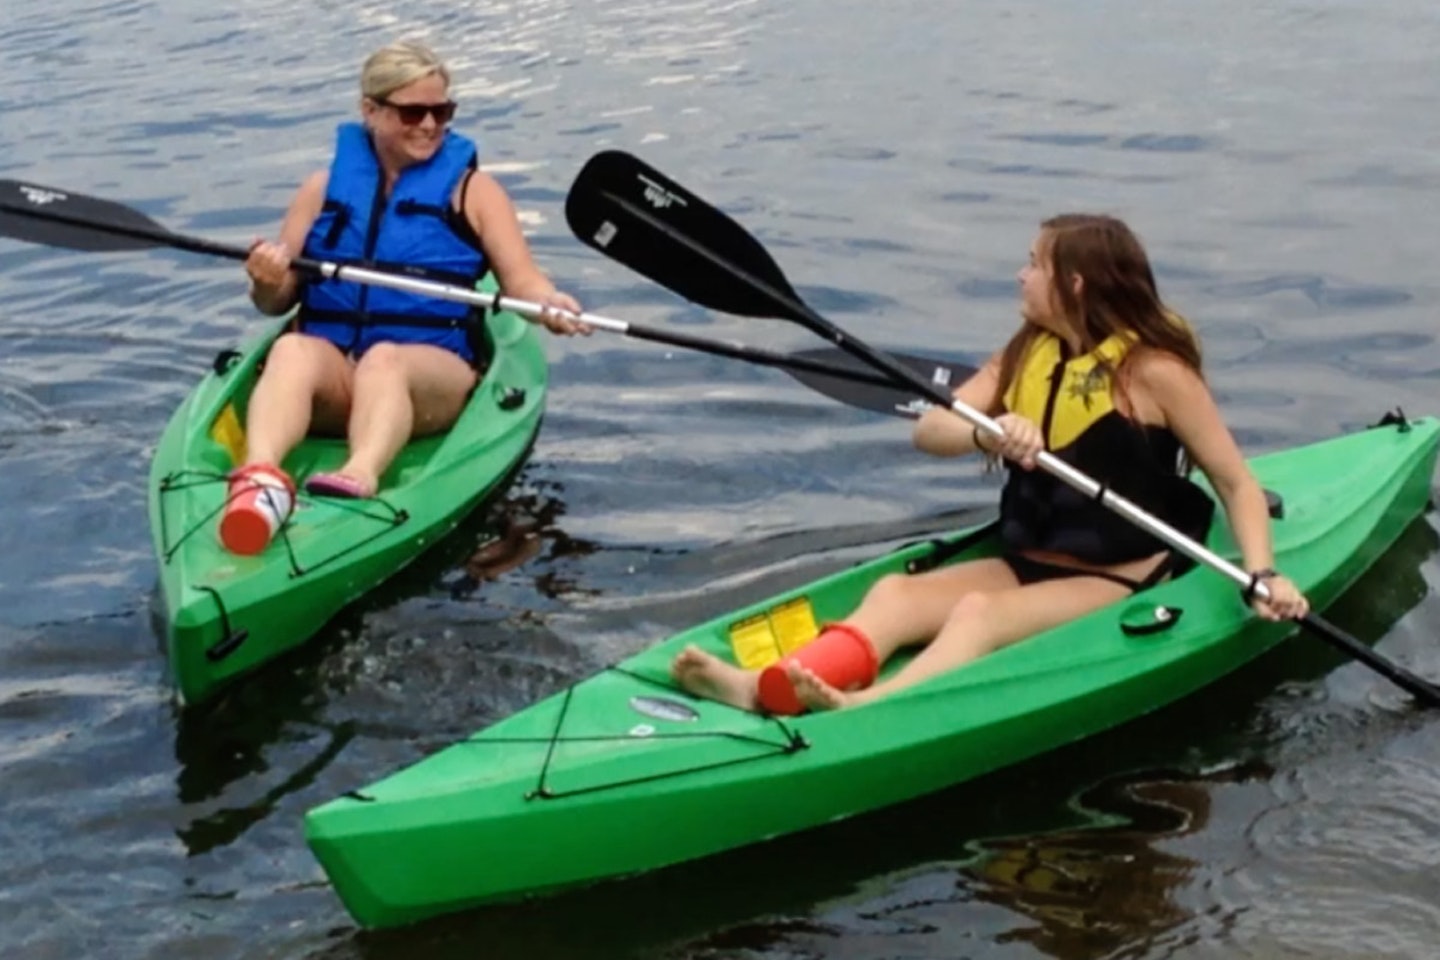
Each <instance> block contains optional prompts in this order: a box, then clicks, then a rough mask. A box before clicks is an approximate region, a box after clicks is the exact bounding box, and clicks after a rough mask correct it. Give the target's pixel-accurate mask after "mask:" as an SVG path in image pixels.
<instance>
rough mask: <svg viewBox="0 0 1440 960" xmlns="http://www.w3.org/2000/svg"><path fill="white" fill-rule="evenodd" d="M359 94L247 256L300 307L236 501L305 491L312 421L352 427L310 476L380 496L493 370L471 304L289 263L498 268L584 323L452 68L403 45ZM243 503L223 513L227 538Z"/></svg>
mask: <svg viewBox="0 0 1440 960" xmlns="http://www.w3.org/2000/svg"><path fill="white" fill-rule="evenodd" d="M360 92H361V97H360V118H359V122H349V123H344V124H342V125H341V126H340V128H339V131H338V134H337V138H336V148H335V156H334V159H333V160H332V162H331V164H330V168H329V169H328V170H322V171H319V172H317V173H315V174H313V175H311V176H310V177H309V178H308V179H307V180H306V181H305V182H304V183H303V184H301V186H300V189H299V191H298V192H297V193H296V195H295V198H294V200H293V201H292V202H291V204H290V208H289V210H288V211H287V212H286V214H285V219H284V221H283V222H282V223H281V226H280V235H279V238H278V239H277V240H275V241H273V242H272V241H266V240H257V241H255V243H254V244H253V245H252V247H251V250H250V257H249V259H248V260H247V261H246V263H245V269H246V272H247V273H248V274H249V277H250V282H251V288H250V296H251V299H252V301H253V302H254V303H255V306H256V307H257V308H258V309H259V310H260V311H261V312H262V313H266V314H270V315H279V314H283V313H285V312H286V311H289V310H290V309H292V308H293V307H295V306H296V305H297V304H298V306H299V308H300V309H299V314H298V322H297V325H296V329H295V330H293V331H292V332H287V333H285V334H284V335H282V336H281V337H280V338H279V339H278V340H276V342H275V344H274V346H273V347H272V348H271V350H270V354H269V356H268V357H267V359H266V362H265V370H264V373H263V374H262V375H261V377H260V380H259V383H258V384H257V386H256V388H255V392H254V394H253V395H252V396H251V398H250V404H249V408H248V418H247V457H246V461H245V463H244V464H243V465H242V466H241V467H240V469H238V470H237V471H236V472H235V474H233V475H232V479H231V483H232V490H231V494H232V495H231V497H230V501H231V503H232V504H233V503H235V501H236V497H235V493H236V492H237V491H236V489H235V485H236V484H250V485H255V484H264V485H266V486H269V487H272V488H273V487H277V486H281V487H285V488H287V489H293V487H291V483H290V479H289V478H288V477H286V476H285V475H284V473H283V471H282V470H281V467H280V464H281V463H282V462H283V461H284V458H285V456H286V454H287V453H289V452H290V450H291V449H292V448H293V447H294V446H295V445H296V444H297V443H299V442H300V440H301V439H302V438H303V437H304V436H305V435H306V434H307V433H308V432H310V431H312V430H313V431H317V432H322V433H332V434H337V435H338V434H344V435H345V436H347V437H348V440H349V456H348V459H347V460H346V462H345V463H344V464H343V465H342V466H341V467H340V469H339V470H337V471H336V472H334V473H329V474H319V475H316V476H312V477H310V478H309V479H308V480H307V481H306V488H307V489H308V490H310V491H311V492H313V493H316V494H320V495H328V496H340V497H356V498H364V497H372V496H374V495H375V494H376V493H377V492H378V489H379V485H380V478H381V477H382V476H383V475H384V472H385V469H386V467H387V466H388V465H389V463H390V462H391V460H392V459H393V458H394V457H395V455H396V454H397V453H398V452H399V451H400V449H401V448H402V447H403V446H404V445H405V443H406V442H407V441H408V440H409V439H410V438H411V437H412V436H421V435H425V434H431V433H436V432H439V431H442V430H445V429H447V428H449V427H450V426H451V425H452V424H453V423H454V422H455V420H456V418H457V417H458V416H459V415H460V412H461V410H462V408H463V407H464V405H465V402H466V398H467V397H468V396H469V394H470V391H471V389H472V388H473V387H474V386H475V383H476V381H477V378H478V376H479V373H480V371H481V369H483V365H484V360H485V358H484V357H483V356H481V355H480V352H479V351H480V350H481V344H480V343H479V341H478V338H477V336H476V332H477V329H478V325H477V324H476V323H475V321H476V320H477V319H478V318H477V317H476V316H475V315H474V311H473V308H471V307H469V306H466V305H464V304H456V303H453V302H450V301H442V300H436V299H433V298H429V297H424V296H420V295H416V294H409V293H401V292H398V291H392V290H387V289H382V288H378V287H366V286H362V285H360V284H353V283H343V282H335V281H324V282H306V281H305V280H303V279H302V278H301V277H299V276H298V275H297V274H296V273H295V272H294V271H292V270H291V269H290V262H291V258H292V257H293V256H295V255H297V254H303V255H304V256H306V257H311V258H314V259H320V260H331V261H340V262H347V261H350V262H363V263H366V264H370V265H374V266H377V267H379V268H381V269H386V268H388V269H403V270H405V271H406V272H407V273H410V274H415V275H420V276H425V277H430V278H433V279H436V280H440V281H444V282H448V283H455V284H460V285H467V286H468V285H470V284H473V283H474V282H475V281H476V280H478V279H479V278H480V277H481V276H482V275H484V274H485V273H487V272H491V271H493V272H494V274H495V277H496V279H497V280H498V281H499V284H500V287H501V290H502V291H503V292H504V293H505V294H507V295H509V296H513V297H518V298H520V299H523V300H529V301H531V302H536V303H541V304H545V305H547V306H549V307H553V308H555V310H554V311H553V312H550V313H547V314H546V315H545V316H544V319H543V320H542V322H543V323H544V325H545V326H546V327H547V328H548V329H550V330H551V331H552V332H554V333H559V334H567V335H568V334H574V333H583V332H588V330H587V329H586V328H585V327H584V326H583V325H581V324H579V323H577V322H575V321H574V320H572V319H570V318H569V317H567V316H565V314H564V313H562V312H561V311H564V312H566V313H569V314H572V315H573V314H578V313H580V312H581V310H580V305H579V304H578V303H577V302H576V301H575V299H574V298H573V297H570V296H568V295H567V294H564V293H561V292H559V291H557V290H556V289H555V287H554V285H553V284H552V283H551V282H550V280H549V279H548V278H547V277H546V276H545V274H544V273H542V272H541V271H540V269H539V268H538V267H537V266H536V264H535V262H534V260H533V259H532V257H531V254H530V250H529V247H528V245H527V244H526V242H525V238H524V236H523V235H522V233H521V231H520V224H519V221H518V220H517V219H516V215H515V208H514V206H513V205H512V203H511V201H510V198H509V197H508V196H507V195H506V193H505V190H504V188H502V187H501V186H500V184H499V183H497V182H496V181H495V180H494V179H493V178H492V177H490V176H489V175H488V174H486V173H485V172H484V171H482V170H480V169H479V167H478V162H477V150H476V145H475V143H474V142H473V141H471V140H469V139H467V138H466V137H464V136H462V135H460V134H458V133H456V132H454V131H453V130H451V129H450V122H451V120H452V119H454V116H455V112H456V109H457V108H456V104H455V101H454V100H452V99H451V97H450V72H449V70H448V69H447V68H446V66H445V64H444V63H443V62H441V60H440V59H439V58H438V57H437V56H436V55H435V54H434V53H433V52H431V51H430V50H429V49H427V48H426V47H424V46H422V45H421V44H419V43H413V42H400V43H394V44H391V45H389V46H386V47H383V48H382V49H380V50H377V51H376V52H375V53H373V54H372V55H371V56H370V57H369V59H367V60H366V61H365V65H364V68H363V70H362V71H361V75H360ZM242 499H250V498H242ZM233 513H234V510H231V511H229V512H228V513H227V516H226V517H225V518H224V519H222V521H221V539H222V540H227V538H226V524H227V523H230V522H237V521H236V518H234V517H232V516H231V514H233ZM238 522H239V523H242V524H243V522H244V521H243V518H240V519H239V520H238ZM227 542H228V540H227Z"/></svg>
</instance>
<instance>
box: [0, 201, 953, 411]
mask: <svg viewBox="0 0 1440 960" xmlns="http://www.w3.org/2000/svg"><path fill="white" fill-rule="evenodd" d="M0 235H3V236H7V237H13V238H15V239H17V240H25V241H28V242H30V243H39V244H44V245H46V246H52V247H65V248H68V249H71V250H85V251H91V252H105V251H121V250H144V249H153V248H156V247H172V248H174V249H177V250H187V251H190V252H192V253H200V254H206V255H208V256H215V257H224V258H226V259H230V260H240V261H243V260H244V259H245V258H246V257H247V256H249V251H248V250H247V249H246V248H244V247H239V246H233V245H230V244H224V243H216V242H214V241H211V240H204V239H201V238H198V237H188V236H185V235H183V234H179V233H174V232H172V231H171V230H168V229H166V228H165V227H164V226H162V225H161V224H159V223H157V222H156V221H155V220H152V219H151V218H150V217H148V216H146V215H145V214H143V213H141V212H140V211H139V210H136V209H134V208H133V207H127V206H125V205H123V204H119V203H116V202H114V201H112V200H102V199H99V198H97V197H89V196H85V195H84V194H79V193H75V192H74V191H69V190H60V189H57V188H55V187H45V186H40V185H39V184H33V183H21V182H19V181H15V180H0ZM762 253H763V251H762ZM292 265H293V266H294V268H295V269H296V270H297V271H299V272H301V273H303V274H306V275H308V276H311V277H317V278H326V279H335V280H343V281H349V282H351V283H364V284H370V285H372V286H379V287H389V288H391V289H395V290H403V291H407V292H409V293H415V294H421V295H424V296H429V297H435V298H437V299H441V300H453V301H457V302H460V303H468V304H471V305H473V306H479V307H494V308H495V309H497V310H511V311H514V312H515V313H518V314H521V315H522V316H527V317H532V318H538V317H539V316H540V314H541V312H542V310H543V309H544V308H543V307H542V306H541V305H540V304H537V303H530V302H528V301H525V300H518V299H516V298H514V297H505V296H498V295H495V294H490V293H484V292H482V291H478V290H474V289H471V288H468V287H461V286H455V285H452V284H446V283H440V282H437V281H434V280H427V279H424V278H421V277H414V276H408V275H405V274H399V273H392V272H389V271H384V270H376V269H372V268H368V267H359V266H352V265H344V264H338V263H330V262H327V261H322V260H310V259H307V258H304V257H297V258H296V259H295V260H293V261H292ZM578 319H580V320H583V321H584V322H586V323H588V324H590V325H591V326H592V327H595V328H596V329H600V330H605V331H607V332H610V333H618V334H621V335H623V336H627V337H632V338H634V339H637V340H649V341H652V342H655V343H664V344H669V345H670V346H675V347H683V348H685V349H688V350H698V351H701V352H704V353H711V354H716V355H718V356H722V357H731V358H734V359H737V360H744V361H746V362H747V363H754V364H759V365H762V366H771V367H779V368H780V369H783V370H785V371H786V372H787V373H789V374H790V375H791V376H793V377H795V379H797V380H799V381H800V382H801V383H803V384H805V385H806V386H808V387H810V388H811V389H813V390H815V391H816V392H818V393H822V394H824V395H825V396H828V397H831V398H833V399H835V400H839V401H841V402H842V403H848V404H850V405H851V406H855V407H859V408H861V409H864V410H871V411H874V412H876V413H885V414H891V415H894V416H911V417H913V416H916V415H917V414H918V411H919V410H920V409H922V408H923V404H917V401H916V400H915V398H914V396H913V393H912V392H911V391H909V390H897V389H896V388H895V387H894V385H893V384H892V382H891V378H890V377H887V376H882V375H879V374H876V373H874V372H873V371H871V370H869V369H867V368H866V367H865V366H864V365H862V364H857V363H856V362H855V361H854V360H853V359H852V358H851V357H850V356H849V355H848V354H845V353H843V352H841V351H837V350H805V351H801V352H799V353H793V354H786V353H776V352H773V351H769V350H762V349H759V348H756V347H747V346H744V345H742V344H738V343H726V342H723V341H719V340H708V339H705V338H703V337H696V336H691V335H689V334H684V333H678V332H672V331H667V330H660V329H657V328H653V327H642V326H640V325H638V324H633V323H626V322H625V321H623V320H612V319H609V318H607V317H601V316H597V315H595V314H589V313H587V314H582V315H581V316H580V317H579V318H578ZM894 357H895V358H896V360H898V361H899V362H901V363H903V364H905V366H906V367H908V368H909V369H911V370H912V371H914V372H915V374H916V375H918V376H920V377H923V378H927V379H929V380H932V381H934V382H935V383H936V384H938V385H940V386H942V387H943V386H947V385H949V384H951V383H957V384H958V383H961V382H963V381H964V380H965V379H966V378H967V377H969V376H970V375H971V374H973V373H974V372H975V370H974V368H973V367H970V366H967V365H965V364H963V363H958V362H956V361H951V360H941V359H936V358H931V357H919V356H913V355H909V354H894Z"/></svg>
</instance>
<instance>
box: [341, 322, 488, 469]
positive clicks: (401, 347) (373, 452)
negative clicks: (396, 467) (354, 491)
mask: <svg viewBox="0 0 1440 960" xmlns="http://www.w3.org/2000/svg"><path fill="white" fill-rule="evenodd" d="M475 381H476V373H475V370H474V368H473V367H471V366H470V365H469V364H468V363H466V362H465V361H464V360H462V359H460V357H458V356H457V355H455V354H453V353H451V352H450V351H448V350H444V349H441V348H440V347H432V346H428V345H424V344H395V343H379V344H376V345H375V346H373V347H371V348H370V349H369V350H367V351H366V352H365V355H364V356H363V357H361V358H360V362H359V363H358V364H356V367H355V399H354V403H353V405H352V407H351V411H350V425H349V437H350V456H349V458H348V459H347V460H346V461H345V464H344V465H343V466H342V467H341V468H340V470H339V472H340V473H341V474H343V475H345V476H347V477H350V478H351V479H353V480H355V481H357V482H358V483H359V484H360V485H361V486H362V487H363V488H364V489H366V490H367V491H369V492H371V493H373V492H374V491H376V490H378V489H379V486H380V477H381V476H382V475H383V474H384V473H385V469H386V468H387V467H389V466H390V462H391V461H392V460H394V459H395V455H396V454H397V453H399V452H400V450H401V448H402V447H404V446H405V444H406V443H407V442H408V441H409V440H410V438H411V437H412V436H424V435H426V434H431V433H436V432H438V431H441V430H445V429H447V428H448V427H450V426H451V425H452V424H453V423H454V422H455V420H456V419H457V418H458V417H459V416H460V412H461V410H463V409H464V407H465V400H466V398H467V397H468V396H469V394H470V390H471V388H473V387H474V386H475Z"/></svg>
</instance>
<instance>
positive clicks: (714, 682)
mask: <svg viewBox="0 0 1440 960" xmlns="http://www.w3.org/2000/svg"><path fill="white" fill-rule="evenodd" d="M1014 586H1016V580H1015V574H1014V573H1012V572H1011V570H1010V567H1009V566H1008V565H1006V564H1005V563H1004V562H1002V561H1000V560H994V559H985V560H975V561H972V562H969V563H962V564H958V565H956V566H953V567H946V568H944V569H942V570H934V571H931V572H930V573H922V574H916V575H914V576H902V575H900V574H892V575H889V576H885V577H882V578H880V580H878V581H876V582H875V584H874V585H872V586H871V587H870V589H869V590H868V591H867V592H866V594H865V598H864V599H863V600H862V601H861V603H860V606H859V607H857V608H856V610H855V613H853V614H852V615H850V616H849V617H846V618H845V622H846V623H849V624H852V625H853V626H855V627H857V628H858V629H860V630H861V631H863V632H864V633H865V635H866V636H868V637H869V638H870V641H871V642H872V643H873V644H874V646H875V652H876V655H877V656H878V657H879V659H880V662H881V663H883V662H884V661H885V659H886V658H888V657H889V656H890V655H891V654H892V653H894V652H895V651H896V650H897V649H899V648H900V647H902V646H904V645H906V644H909V643H920V642H922V641H925V640H928V639H930V638H931V637H933V636H935V634H936V633H938V632H939V630H940V628H941V627H942V626H943V625H944V623H945V619H946V617H947V616H949V614H950V611H951V610H953V609H954V607H955V602H956V600H957V599H959V598H960V597H963V596H965V595H967V594H968V593H970V592H971V591H975V590H981V589H1005V588H1009V587H1014ZM805 672H806V673H808V671H805ZM670 673H671V675H672V676H673V677H674V678H675V682H676V683H678V684H680V686H682V687H684V688H685V689H686V690H688V691H690V692H691V693H693V694H695V695H696V696H697V697H704V698H706V699H709V700H719V701H721V702H722V703H728V704H730V705H732V706H736V707H741V708H742V709H746V710H754V709H756V708H757V699H756V697H757V689H758V685H759V674H758V672H755V671H750V670H745V669H742V668H741V667H737V666H736V665H735V664H733V663H730V662H728V661H726V660H723V659H721V658H720V657H717V656H715V655H714V654H711V653H707V652H706V651H704V650H701V649H700V648H699V647H696V646H690V647H686V648H685V650H684V651H682V652H681V653H680V654H678V655H677V656H676V657H675V659H674V660H673V661H672V662H671V664H670ZM794 677H795V675H794V674H792V682H793V681H794ZM837 705H838V704H837Z"/></svg>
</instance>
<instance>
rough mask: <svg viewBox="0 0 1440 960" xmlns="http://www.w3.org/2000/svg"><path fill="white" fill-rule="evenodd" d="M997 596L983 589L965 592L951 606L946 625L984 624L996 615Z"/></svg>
mask: <svg viewBox="0 0 1440 960" xmlns="http://www.w3.org/2000/svg"><path fill="white" fill-rule="evenodd" d="M995 612H996V611H995V598H994V597H993V596H991V595H990V594H988V593H985V592H984V591H982V590H971V591H970V592H968V593H966V594H964V595H963V596H961V597H960V599H959V600H956V601H955V605H954V606H953V607H951V608H950V614H949V615H948V616H947V617H946V618H945V626H946V627H952V626H958V625H967V626H969V625H984V624H988V623H990V622H991V621H992V620H993V618H994V616H995Z"/></svg>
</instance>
